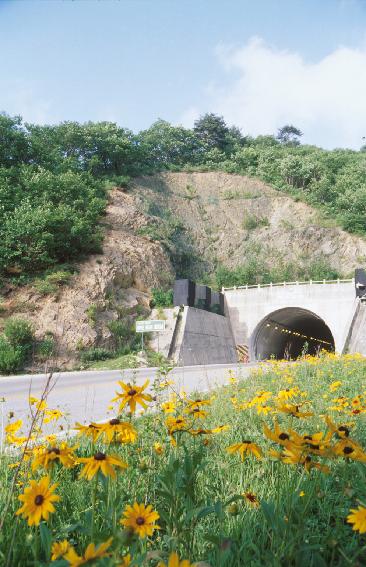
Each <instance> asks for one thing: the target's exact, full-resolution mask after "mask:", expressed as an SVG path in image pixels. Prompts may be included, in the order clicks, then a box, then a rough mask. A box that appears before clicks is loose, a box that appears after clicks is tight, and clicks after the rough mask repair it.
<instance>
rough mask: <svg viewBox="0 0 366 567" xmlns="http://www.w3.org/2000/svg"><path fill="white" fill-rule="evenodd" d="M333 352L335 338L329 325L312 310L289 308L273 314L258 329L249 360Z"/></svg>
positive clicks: (253, 338)
mask: <svg viewBox="0 0 366 567" xmlns="http://www.w3.org/2000/svg"><path fill="white" fill-rule="evenodd" d="M320 350H328V351H334V338H333V335H332V333H331V330H330V329H329V327H328V326H327V325H326V323H325V322H324V321H323V319H321V318H320V317H318V315H316V314H315V313H313V312H312V311H308V310H307V309H302V308H301V307H286V308H284V309H279V310H278V311H273V312H272V313H270V314H269V315H267V317H265V318H264V319H262V321H261V322H260V323H259V324H258V325H257V327H256V328H255V330H254V332H253V334H252V337H251V341H250V359H251V360H267V359H269V358H276V359H292V360H294V359H296V358H298V357H299V356H301V354H303V353H304V352H306V353H307V354H313V355H314V354H317V353H318V352H319V351H320Z"/></svg>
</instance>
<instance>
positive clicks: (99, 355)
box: [80, 347, 113, 362]
mask: <svg viewBox="0 0 366 567" xmlns="http://www.w3.org/2000/svg"><path fill="white" fill-rule="evenodd" d="M109 358H113V352H111V351H109V350H107V349H105V348H100V347H99V348H98V347H94V348H89V349H87V350H83V351H81V353H80V360H81V362H97V361H99V360H108V359H109Z"/></svg>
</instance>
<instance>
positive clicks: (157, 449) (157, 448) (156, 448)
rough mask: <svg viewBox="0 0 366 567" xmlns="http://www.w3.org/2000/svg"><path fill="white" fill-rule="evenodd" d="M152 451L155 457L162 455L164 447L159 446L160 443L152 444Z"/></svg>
mask: <svg viewBox="0 0 366 567" xmlns="http://www.w3.org/2000/svg"><path fill="white" fill-rule="evenodd" d="M154 451H155V453H156V454H157V455H162V454H163V453H164V447H163V446H162V445H161V443H158V442H156V443H154Z"/></svg>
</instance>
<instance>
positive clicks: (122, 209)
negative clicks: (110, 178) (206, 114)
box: [0, 173, 366, 369]
mask: <svg viewBox="0 0 366 567" xmlns="http://www.w3.org/2000/svg"><path fill="white" fill-rule="evenodd" d="M326 224H327V223H326V222H325V221H324V220H321V218H320V216H319V213H318V212H317V211H315V210H313V209H311V208H310V207H309V206H307V205H305V204H303V203H301V202H295V201H294V200H293V199H292V198H290V197H287V196H285V195H284V194H283V193H279V192H277V191H275V190H274V189H271V188H270V187H268V186H266V185H265V184H264V183H262V182H260V181H256V180H254V179H252V178H248V177H242V176H238V175H229V174H223V173H164V174H159V175H154V176H145V177H141V178H137V179H135V180H134V182H133V184H132V185H131V187H130V188H129V189H128V190H126V191H122V190H119V189H114V190H112V191H111V192H110V195H109V205H108V207H107V211H106V215H105V217H104V219H103V226H104V229H105V237H104V244H103V250H102V252H101V253H100V254H97V255H93V256H91V257H89V259H88V260H87V261H85V262H82V263H81V264H79V265H78V270H77V273H76V274H74V275H73V276H72V277H71V279H70V281H69V282H68V283H67V284H66V285H61V286H59V287H58V288H57V290H56V291H55V290H54V291H52V290H51V291H47V292H46V293H45V292H44V290H43V291H40V288H39V286H38V288H37V286H36V285H34V284H30V285H28V286H26V287H23V288H14V287H12V286H11V285H7V287H6V289H5V290H4V291H3V302H2V304H1V309H0V326H3V325H4V322H5V320H6V319H7V318H8V317H11V316H16V317H20V318H23V319H27V320H30V321H31V322H32V323H33V324H34V327H35V329H36V334H37V337H38V338H39V339H41V338H42V337H44V336H45V335H47V334H49V336H53V337H54V339H55V342H56V346H57V357H56V359H57V360H56V363H57V366H58V367H62V368H68V367H72V366H73V365H75V363H76V362H77V361H78V359H79V354H78V353H80V352H82V351H85V349H90V348H91V347H103V348H106V349H110V350H113V349H115V348H116V333H117V334H118V333H119V335H118V336H119V339H120V341H122V344H123V340H124V334H123V333H124V328H125V327H126V325H127V324H130V323H131V320H133V318H134V317H136V316H137V315H143V316H146V317H148V316H149V300H150V297H151V295H150V291H151V288H154V287H156V288H160V287H165V288H166V287H169V286H170V285H171V284H172V281H173V280H174V275H175V274H174V268H173V265H172V261H173V262H175V265H176V267H177V266H178V269H179V270H182V273H185V274H186V275H187V274H188V273H190V274H191V275H193V276H195V275H196V276H199V277H203V276H205V277H206V278H207V277H210V275H212V274H213V273H214V271H215V268H216V267H217V266H218V265H223V266H226V267H228V268H235V267H237V266H240V265H242V264H243V262H245V261H246V260H248V259H250V258H251V257H252V256H253V255H255V256H256V257H257V258H259V259H261V261H263V262H267V263H268V262H269V263H270V264H273V265H277V264H281V263H286V262H288V261H291V262H294V263H298V264H303V265H306V264H308V263H309V262H313V261H318V260H319V261H324V260H326V262H327V263H328V264H329V266H331V267H332V268H333V269H335V270H336V271H338V272H339V273H341V274H343V275H347V274H350V273H351V272H352V270H353V269H354V268H355V267H357V266H360V265H362V264H364V263H365V260H366V241H365V240H364V239H362V238H359V237H356V236H352V235H350V234H348V233H346V232H344V231H342V230H341V229H339V228H337V227H335V226H326ZM192 271H193V272H194V273H193V274H192ZM241 283H243V284H245V283H246V282H245V281H243V282H241ZM113 322H116V323H117V324H115V325H114V326H113ZM41 366H42V361H41V360H37V358H36V362H35V364H34V365H33V369H39V368H40V367H41Z"/></svg>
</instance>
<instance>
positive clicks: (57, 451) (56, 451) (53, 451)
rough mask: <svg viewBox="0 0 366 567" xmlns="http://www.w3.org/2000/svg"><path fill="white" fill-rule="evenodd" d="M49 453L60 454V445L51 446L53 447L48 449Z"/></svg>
mask: <svg viewBox="0 0 366 567" xmlns="http://www.w3.org/2000/svg"><path fill="white" fill-rule="evenodd" d="M48 453H55V455H59V454H60V449H59V448H58V447H51V449H48Z"/></svg>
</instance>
